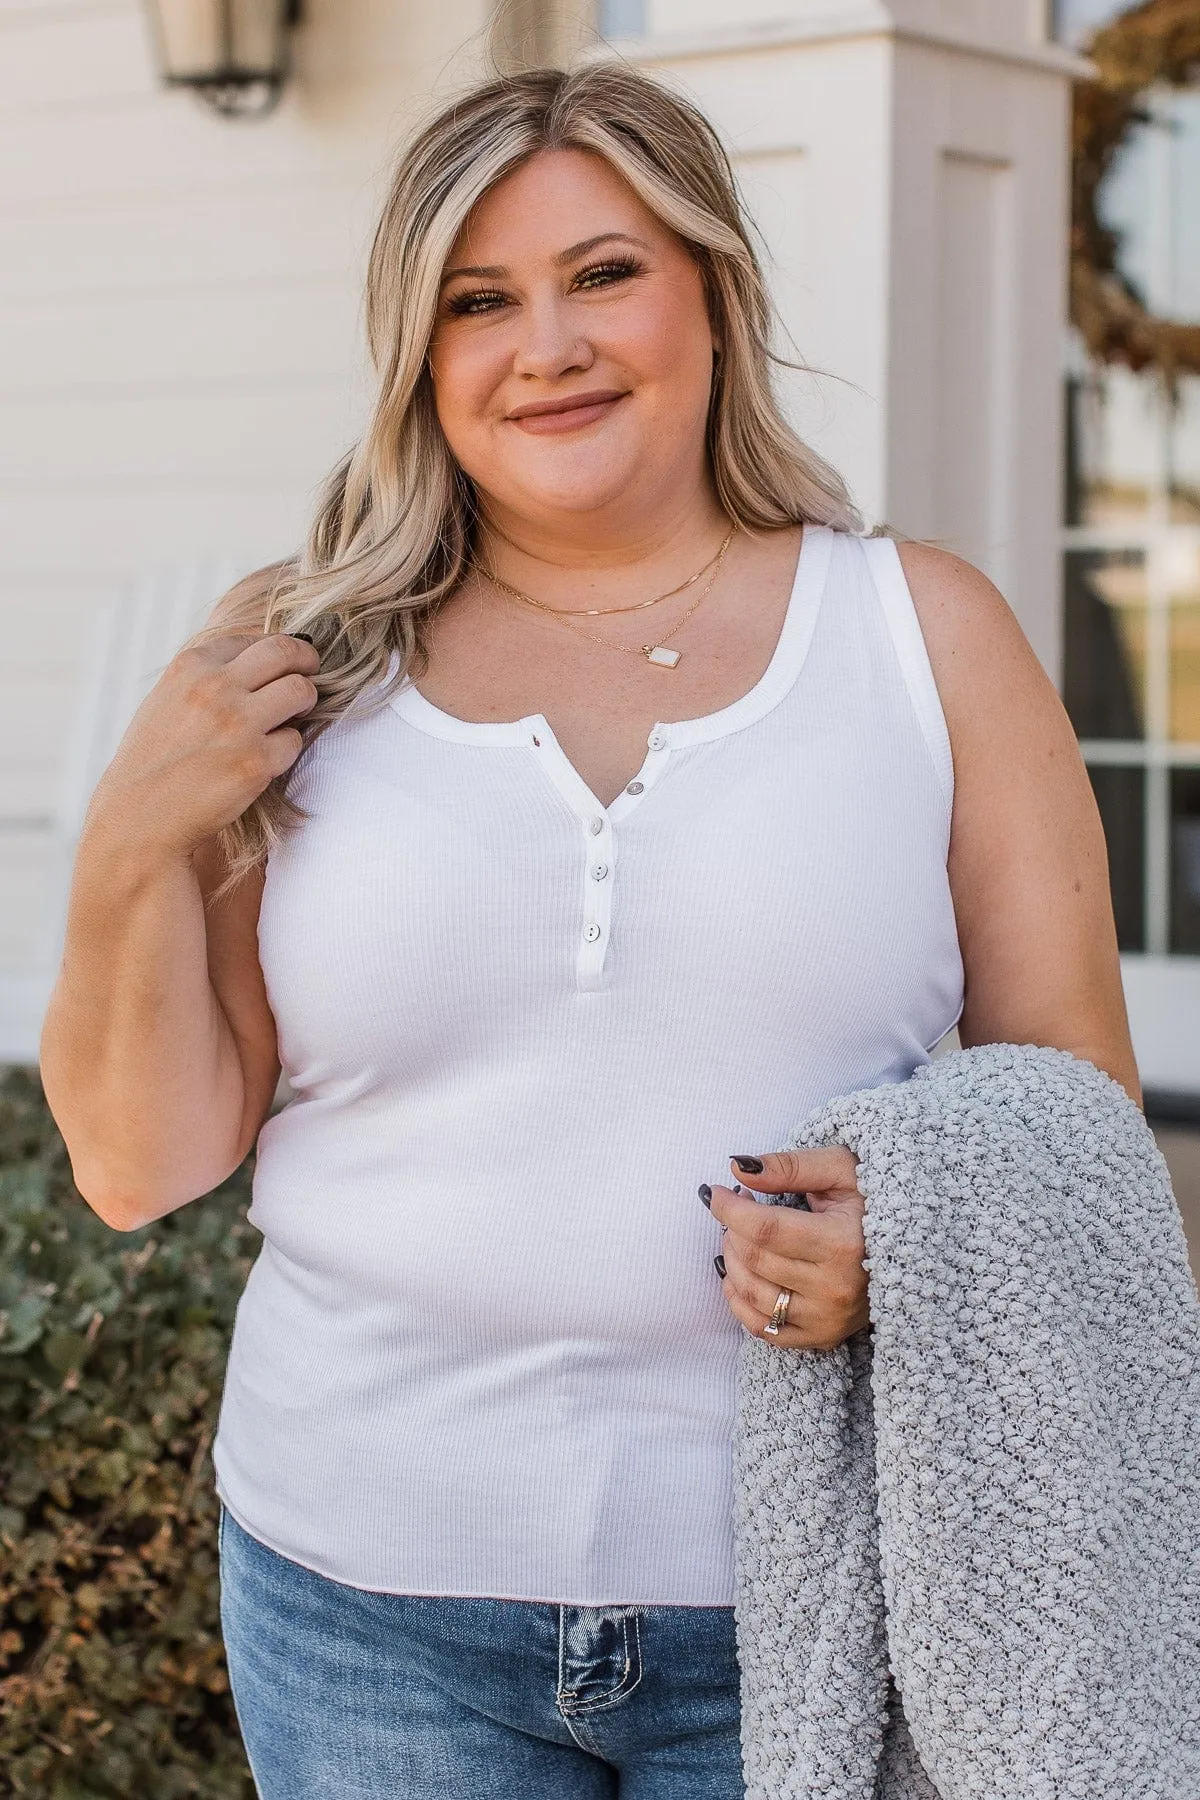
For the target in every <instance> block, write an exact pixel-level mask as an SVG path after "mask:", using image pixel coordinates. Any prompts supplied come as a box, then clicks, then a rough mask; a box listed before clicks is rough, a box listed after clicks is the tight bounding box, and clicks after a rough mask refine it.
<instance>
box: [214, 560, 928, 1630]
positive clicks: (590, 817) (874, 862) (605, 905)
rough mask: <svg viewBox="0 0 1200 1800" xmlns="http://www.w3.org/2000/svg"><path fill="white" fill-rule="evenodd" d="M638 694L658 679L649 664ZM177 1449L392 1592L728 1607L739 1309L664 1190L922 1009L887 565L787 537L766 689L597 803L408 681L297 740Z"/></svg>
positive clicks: (923, 1055) (868, 1055) (305, 1560)
mask: <svg viewBox="0 0 1200 1800" xmlns="http://www.w3.org/2000/svg"><path fill="white" fill-rule="evenodd" d="M663 699H664V706H665V708H666V709H667V710H669V705H670V692H669V682H664V688H663ZM292 791H293V793H294V795H295V798H296V799H297V800H298V801H299V802H300V804H301V805H302V806H303V807H304V809H305V810H306V812H307V814H308V815H309V816H308V817H307V819H306V820H305V821H304V822H303V823H302V824H301V825H300V826H299V827H298V828H297V829H296V830H295V831H294V832H292V833H290V834H289V835H288V836H287V837H286V838H285V840H284V842H283V843H282V844H281V846H280V847H279V848H278V849H276V850H274V851H272V853H271V856H270V861H269V864H268V868H267V878H266V887H265V892H264V895H263V903H262V912H261V920H260V925H259V946H260V953H261V958H262V965H263V969H264V972H265V976H266V982H267V989H268V993H269V997H270V1003H271V1007H272V1010H273V1012H274V1015H275V1018H276V1020H277V1022H278V1027H279V1044H280V1053H281V1056H282V1060H283V1065H284V1068H285V1070H286V1072H287V1075H288V1078H289V1080H290V1082H291V1085H292V1088H293V1089H294V1091H295V1098H294V1099H293V1100H291V1101H290V1102H289V1104H288V1105H287V1106H286V1107H285V1108H284V1109H283V1110H282V1111H281V1112H280V1113H279V1114H277V1115H276V1116H275V1117H274V1118H272V1119H271V1120H269V1122H268V1123H267V1124H266V1125H265V1126H264V1128H263V1131H262V1134H261V1137H260V1140H259V1154H258V1166H257V1171H256V1175H255V1181H254V1198H253V1205H252V1208H251V1212H250V1218H251V1220H252V1221H253V1222H254V1223H255V1224H256V1225H257V1226H258V1228H259V1230H260V1231H262V1233H263V1236H264V1242H263V1246H262V1250H261V1253H260V1255H259V1257H258V1260H257V1261H256V1263H255V1265H254V1268H253V1270H252V1271H251V1274H250V1279H249V1282H248V1284H247V1287H246V1290H245V1293H244V1295H243V1298H242V1301H241V1304H240V1306H239V1308H238V1314H237V1323H236V1329H235V1332H234V1339H233V1347H232V1352H231V1356H230V1362H229V1368H228V1374H227V1378H226V1384H225V1391H224V1398H223V1403H222V1410H221V1418H220V1428H219V1432H218V1437H217V1442H216V1446H215V1452H214V1454H215V1462H216V1469H217V1484H218V1491H219V1493H220V1495H221V1498H222V1499H223V1500H224V1502H225V1504H226V1505H227V1506H228V1507H229V1509H230V1511H231V1512H232V1513H233V1515H234V1516H235V1518H237V1519H238V1520H239V1522H240V1523H241V1524H242V1525H243V1526H245V1528H246V1529H247V1530H248V1531H250V1532H251V1533H252V1534H253V1535H254V1536H256V1537H258V1538H259V1539H260V1540H261V1541H263V1542H264V1543H266V1544H268V1545H270V1546H271V1547H272V1548H274V1549H275V1550H277V1551H280V1552H281V1553H282V1554H283V1555H285V1556H288V1557H291V1558H292V1559H293V1560H295V1561H297V1562H300V1563H302V1564H304V1565H306V1566H307V1567H308V1568H310V1569H314V1570H316V1571H318V1572H320V1573H322V1574H325V1575H329V1576H333V1577H334V1578H336V1579H337V1580H339V1581H343V1582H348V1583H350V1584H352V1585H355V1586H358V1587H364V1588H374V1589H381V1590H387V1591H391V1592H399V1593H425V1594H457V1595H494V1596H500V1597H509V1598H516V1599H532V1600H548V1601H560V1602H565V1603H572V1604H576V1605H594V1606H598V1605H611V1604H619V1603H622V1602H624V1603H629V1604H639V1603H640V1604H646V1605H648V1604H654V1603H663V1604H667V1603H675V1604H691V1605H703V1604H709V1605H724V1604H729V1603H730V1602H731V1601H732V1599H733V1560H732V1527H731V1499H732V1481H731V1463H730V1439H731V1428H732V1423H733V1414H734V1399H735V1373H736V1364H737V1356H738V1347H739V1342H740V1340H741V1337H742V1327H741V1325H740V1324H738V1323H737V1321H736V1320H735V1319H734V1318H733V1316H732V1314H731V1313H730V1312H729V1310H728V1308H727V1306H726V1304H725V1301H724V1298H723V1297H722V1292H721V1284H720V1282H719V1281H718V1279H717V1277H716V1274H715V1272H714V1270H713V1261H712V1259H713V1256H714V1254H715V1252H716V1251H717V1249H718V1247H719V1242H720V1233H719V1226H718V1225H717V1223H716V1221H715V1220H714V1219H713V1218H712V1217H711V1215H710V1214H709V1213H708V1212H706V1211H705V1209H704V1207H703V1206H702V1205H701V1203H700V1201H699V1199H698V1198H697V1194H696V1189H697V1186H698V1184H699V1183H700V1182H702V1181H709V1182H712V1181H727V1180H728V1179H729V1174H728V1163H727V1158H728V1155H729V1153H730V1152H731V1151H761V1150H768V1149H771V1148H773V1147H775V1146H778V1145H780V1144H782V1143H783V1142H784V1141H785V1140H786V1138H787V1137H788V1135H789V1133H790V1132H791V1131H792V1130H793V1129H794V1127H795V1126H796V1125H797V1124H798V1123H799V1121H800V1120H801V1119H802V1118H803V1117H804V1115H805V1113H806V1112H807V1111H808V1110H809V1109H810V1108H811V1107H812V1106H814V1105H816V1104H817V1103H818V1102H820V1101H822V1100H825V1099H827V1098H828V1097H830V1096H831V1095H833V1094H836V1093H841V1092H845V1091H846V1090H848V1089H854V1088H859V1087H863V1086H870V1085H872V1084H873V1083H878V1082H885V1081H901V1080H903V1079H905V1077H907V1076H908V1075H909V1074H911V1072H912V1071H913V1069H914V1068H916V1067H917V1066H918V1064H921V1063H923V1062H925V1061H926V1060H927V1057H928V1053H929V1050H930V1049H931V1048H932V1046H933V1045H935V1044H936V1043H937V1041H938V1039H939V1038H940V1037H942V1035H943V1034H944V1033H945V1032H946V1031H947V1030H948V1029H949V1027H950V1026H951V1025H952V1024H953V1023H954V1021H955V1019H956V1018H957V1016H958V1013H959V1010H960V1007H961V1001H962V967H961V962H960V958H959V950H958V942H957V936H956V932H955V924H954V914H953V909H952V906H951V897H950V891H949V886H948V882H947V876H946V851H947V843H948V837H949V826H950V805H951V792H952V773H951V759H950V746H949V742H948V738H947V734H946V727H945V723H944V720H943V717H942V712H941V708H940V705H939V702H938V697H937V692H936V689H935V686H934V682H933V677H932V674H931V671H930V667H929V663H928V660H927V657H926V654H925V649H924V644H923V641H922V638H921V633H920V629H919V626H918V624H917V620H916V616H915V614H914V612H913V608H912V602H911V599H910V596H909V593H908V589H907V586H906V583H905V580H904V575H903V570H902V568H901V565H900V561H899V558H898V557H897V555H896V550H895V547H894V545H893V544H892V543H891V542H890V541H888V540H886V539H878V540H864V539H860V538H857V537H854V536H849V535H845V534H842V533H837V532H834V531H832V530H830V529H827V528H823V527H821V528H818V527H812V526H810V527H808V528H807V529H806V530H805V532H804V535H803V544H802V547H801V551H800V556H799V561H798V565H797V570H796V579H795V583H794V587H793V590H792V594H791V598H790V601H789V604H788V610H787V613H786V617H785V621H784V624H783V627H782V631H781V635H780V637H779V640H778V644H777V647H776V649H775V652H774V654H773V656H772V658H771V661H770V664H769V666H768V668H767V669H766V671H765V673H764V674H763V676H762V678H761V680H760V681H758V682H757V683H756V684H755V686H754V687H753V688H752V690H751V691H750V692H749V693H748V694H746V695H744V696H743V697H742V698H741V699H740V700H737V701H735V702H734V703H733V704H732V705H731V706H727V707H723V708H721V710H720V711H718V712H714V713H710V714H708V715H706V716H705V717H703V718H697V719H686V720H682V721H677V722H674V723H670V722H668V723H664V724H661V725H656V726H655V727H654V729H653V731H651V733H650V735H649V738H648V740H647V745H646V756H645V761H644V763H643V765H642V767H641V768H640V769H639V770H638V773H637V776H636V777H635V778H634V779H633V780H631V781H630V782H629V785H628V786H627V787H626V788H625V789H624V791H623V792H622V793H621V794H619V795H618V796H617V798H616V800H615V801H614V802H613V804H612V805H611V806H608V807H604V806H602V805H600V803H599V802H598V800H597V799H596V797H595V796H594V795H593V794H592V793H591V792H590V790H589V789H588V787H587V785H586V784H585V782H584V781H583V780H582V778H581V777H580V776H579V774H578V773H577V772H576V770H575V769H574V768H573V767H572V765H571V764H570V762H569V761H568V760H567V758H566V756H565V755H564V754H563V752H562V750H561V749H560V748H559V746H558V744H557V742H556V740H555V738H554V735H553V733H552V731H551V730H550V727H549V725H548V724H547V722H546V720H545V718H544V717H543V716H542V715H541V714H535V715H533V716H531V717H529V718H524V719H517V720H514V721H513V722H511V723H503V724H472V723H466V722H464V721H461V720H458V719H455V718H452V717H451V716H450V715H449V714H448V713H445V712H443V711H441V710H440V709H439V708H438V707H436V706H434V705H432V704H431V703H430V702H429V701H427V700H425V699H424V698H423V697H422V696H421V694H420V693H419V692H418V691H417V689H416V688H415V687H414V686H412V684H411V683H410V684H407V685H406V686H405V687H403V688H402V689H401V691H400V692H398V693H397V694H395V695H393V697H392V698H391V700H390V702H389V703H388V704H387V705H386V706H383V707H381V708H377V709H376V710H374V711H362V712H359V713H357V714H355V715H352V716H351V717H349V718H347V719H344V720H342V721H339V723H338V724H337V725H335V726H334V727H333V728H331V729H330V730H329V731H327V732H326V733H325V734H324V735H323V736H322V737H320V738H319V739H318V740H317V741H316V743H315V744H314V746H313V747H312V749H311V750H310V751H309V752H307V753H306V755H305V756H304V757H303V758H302V759H301V762H300V765H299V767H298V770H297V775H296V778H295V782H294V786H293V789H292Z"/></svg>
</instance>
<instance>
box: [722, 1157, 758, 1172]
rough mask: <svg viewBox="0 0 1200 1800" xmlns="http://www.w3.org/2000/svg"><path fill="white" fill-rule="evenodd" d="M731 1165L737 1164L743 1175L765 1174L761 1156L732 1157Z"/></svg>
mask: <svg viewBox="0 0 1200 1800" xmlns="http://www.w3.org/2000/svg"><path fill="white" fill-rule="evenodd" d="M729 1160H730V1162H731V1163H736V1164H737V1166H738V1168H739V1169H740V1170H741V1171H742V1174H743V1175H761V1174H762V1172H763V1165H762V1157H761V1156H731V1157H730V1159H729Z"/></svg>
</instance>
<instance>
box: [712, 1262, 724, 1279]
mask: <svg viewBox="0 0 1200 1800" xmlns="http://www.w3.org/2000/svg"><path fill="white" fill-rule="evenodd" d="M713 1268H714V1269H715V1270H716V1271H717V1274H718V1275H719V1276H720V1277H721V1280H722V1281H724V1279H725V1274H726V1270H725V1258H724V1257H723V1256H714V1257H713Z"/></svg>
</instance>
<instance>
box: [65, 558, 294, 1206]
mask: <svg viewBox="0 0 1200 1800" xmlns="http://www.w3.org/2000/svg"><path fill="white" fill-rule="evenodd" d="M243 585H244V584H243ZM236 592H237V590H235V593H236ZM244 598H245V596H244V593H243V594H242V595H241V596H240V599H241V600H242V601H243V602H244ZM218 616H219V615H218ZM317 666H318V658H317V655H316V652H315V651H314V650H313V649H312V646H311V645H309V644H307V643H304V642H302V641H300V640H298V639H295V638H288V637H278V636H277V637H261V636H260V637H258V638H255V637H253V636H252V635H237V636H230V637H228V638H223V639H221V640H220V641H218V642H215V643H213V644H211V645H209V646H206V647H205V648H204V649H202V650H191V651H188V652H185V653H184V654H183V655H182V656H181V657H178V658H176V659H175V661H174V662H173V663H172V664H171V665H170V667H169V668H168V669H167V671H166V673H165V674H164V675H163V677H162V679H161V680H160V681H159V683H158V684H157V685H156V687H155V689H154V690H153V692H152V693H151V695H150V696H149V697H148V699H147V700H146V701H145V702H144V703H143V706H142V708H140V709H139V712H138V714H137V716H136V717H135V719H134V721H133V723H132V724H131V726H130V728H129V731H128V732H127V733H126V736H125V738H124V739H123V741H122V744H121V747H120V749H119V750H118V753H117V755H116V757H115V758H114V759H113V762H112V764H111V765H110V766H109V769H108V770H107V771H106V772H105V775H104V776H103V778H102V780H101V782H100V784H99V786H98V787H97V790H96V794H95V795H94V797H93V800H92V804H91V806H90V807H89V810H88V816H87V819H86V821H85V826H84V831H83V834H82V838H81V841H80V846H79V852H78V855H77V858H76V864H75V871H74V876H73V880H72V888H71V900H70V907H69V913H68V922H67V934H66V943H65V948H64V954H63V962H62V969H61V971H60V974H59V978H58V982H57V984H56V986H55V990H54V994H53V996H52V998H51V1002H50V1006H49V1009H48V1012H47V1017H46V1022H45V1026H44V1029H43V1035H42V1047H41V1066H42V1079H43V1082H44V1084H45V1089H46V1095H47V1099H48V1100H49V1103H50V1106H51V1109H52V1111H53V1113H54V1116H55V1119H56V1120H57V1122H58V1125H59V1127H60V1129H61V1131H62V1133H63V1137H64V1139H65V1140H66V1144H67V1148H68V1151H69V1152H70V1156H71V1164H72V1169H73V1171H74V1174H75V1179H76V1183H77V1185H78V1187H79V1190H80V1192H81V1193H82V1194H83V1196H84V1198H85V1199H86V1200H87V1201H88V1203H89V1204H90V1205H91V1206H92V1207H93V1208H94V1210H95V1211H96V1212H97V1213H99V1215H100V1216H101V1218H103V1219H104V1220H105V1221H106V1222H107V1223H108V1224H110V1225H113V1226H114V1227H116V1228H117V1229H119V1230H133V1229H136V1227H138V1226H139V1225H144V1224H146V1223H148V1222H149V1221H150V1220H152V1219H156V1218H160V1217H161V1216H162V1215H163V1214H164V1213H167V1212H171V1211H173V1210H174V1209H175V1208H176V1207H178V1206H182V1205H183V1204H185V1202H187V1201H189V1200H193V1199H195V1198H197V1197H198V1196H199V1195H200V1194H204V1193H208V1192H209V1191H210V1190H211V1189H212V1188H214V1187H215V1186H217V1185H218V1184H219V1183H220V1182H221V1181H222V1180H224V1178H225V1177H226V1176H227V1175H228V1174H230V1173H231V1172H232V1170H233V1169H235V1168H236V1167H237V1165H238V1163H239V1162H240V1161H241V1160H242V1158H243V1157H244V1156H245V1155H246V1153H247V1151H248V1150H249V1149H250V1147H251V1145H252V1144H253V1142H254V1139H255V1137H256V1135H257V1133H258V1130H259V1127H260V1126H261V1124H262V1121H263V1119H264V1117H265V1116H266V1113H267V1110H268V1108H269V1106H270V1102H271V1096H272V1094H273V1092H274V1088H275V1083H276V1080H277V1078H278V1063H277V1060H276V1055H277V1053H276V1044H275V1027H274V1022H273V1020H272V1018H271V1013H270V1009H269V1007H268V1005H267V999H266V993H265V989H264V986H263V979H262V972H261V969H260V967H259V964H258V954H257V939H256V927H257V918H258V907H259V901H260V898H261V891H262V882H261V878H251V879H249V880H247V881H245V882H244V883H242V884H241V885H240V886H239V887H238V888H236V889H234V890H233V892H232V893H230V894H228V895H226V896H225V897H224V898H223V899H222V900H221V901H219V902H217V903H216V904H215V905H212V904H210V903H209V901H210V896H211V894H212V893H213V891H214V890H215V889H216V888H217V887H218V886H219V884H220V881H221V879H222V876H223V870H222V868H221V865H220V860H219V857H218V854H217V850H216V845H215V841H214V838H215V833H216V832H217V830H219V829H220V827H221V826H222V825H224V824H226V823H228V822H229V821H230V820H232V819H234V818H236V817H237V816H238V815H239V814H240V813H241V812H242V811H243V810H244V809H245V807H246V806H247V805H249V803H250V801H251V800H253V799H254V798H255V796H256V795H257V794H258V793H261V792H262V790H263V788H264V787H266V785H267V783H268V782H269V781H270V780H271V779H272V778H273V777H274V776H275V775H278V774H281V773H283V771H284V770H285V769H286V768H288V767H290V765H291V763H292V762H293V761H294V760H295V757H296V755H297V754H298V752H299V749H300V734H299V732H298V731H297V730H296V729H295V728H294V727H293V726H291V725H290V724H289V723H288V721H289V720H290V719H293V718H295V717H296V716H297V715H298V714H300V713H302V712H304V711H306V710H307V709H308V708H309V707H310V706H311V705H312V704H313V703H314V701H315V697H316V690H315V688H314V686H313V683H312V681H311V679H310V677H311V675H312V674H314V673H315V672H316V669H317Z"/></svg>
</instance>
